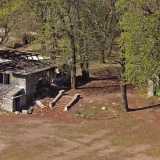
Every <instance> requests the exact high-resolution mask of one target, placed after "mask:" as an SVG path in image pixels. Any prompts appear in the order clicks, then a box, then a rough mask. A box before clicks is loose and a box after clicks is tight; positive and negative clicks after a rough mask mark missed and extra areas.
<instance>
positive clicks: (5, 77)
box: [0, 73, 10, 84]
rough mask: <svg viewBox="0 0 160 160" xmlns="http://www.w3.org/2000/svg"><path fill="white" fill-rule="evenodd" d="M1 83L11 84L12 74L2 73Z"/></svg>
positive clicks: (0, 75)
mask: <svg viewBox="0 0 160 160" xmlns="http://www.w3.org/2000/svg"><path fill="white" fill-rule="evenodd" d="M0 83H3V84H10V74H5V73H0Z"/></svg>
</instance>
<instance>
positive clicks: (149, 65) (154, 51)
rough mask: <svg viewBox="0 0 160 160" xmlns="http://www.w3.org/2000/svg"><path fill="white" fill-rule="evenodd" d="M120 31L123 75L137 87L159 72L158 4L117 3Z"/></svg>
mask: <svg viewBox="0 0 160 160" xmlns="http://www.w3.org/2000/svg"><path fill="white" fill-rule="evenodd" d="M116 7H117V11H118V12H119V13H120V15H121V19H120V27H121V29H122V30H123V32H122V33H121V36H120V38H119V45H120V47H121V50H122V52H123V53H124V56H125V61H126V62H125V67H126V71H125V76H126V78H127V80H128V82H131V83H137V84H139V85H141V84H143V83H144V82H147V80H148V79H152V80H156V76H157V75H158V74H159V73H160V56H159V51H160V38H159V37H160V29H159V25H160V21H159V18H160V11H159V8H160V1H156V0H153V1H149V0H147V1H144V0H140V1H139V0H130V1H126V0H118V1H117V3H116Z"/></svg>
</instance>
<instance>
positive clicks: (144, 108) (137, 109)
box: [129, 104, 160, 112]
mask: <svg viewBox="0 0 160 160" xmlns="http://www.w3.org/2000/svg"><path fill="white" fill-rule="evenodd" d="M158 107H160V104H156V105H152V106H146V107H142V108H133V109H132V108H130V109H129V112H135V111H140V110H146V109H152V108H158Z"/></svg>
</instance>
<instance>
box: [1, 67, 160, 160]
mask: <svg viewBox="0 0 160 160" xmlns="http://www.w3.org/2000/svg"><path fill="white" fill-rule="evenodd" d="M90 76H91V81H90V82H89V83H86V84H83V83H82V82H81V79H80V78H79V79H78V84H79V86H78V88H77V89H76V90H69V89H67V88H66V94H68V95H74V94H77V93H79V94H80V95H81V100H80V101H79V102H78V103H76V104H75V105H74V106H73V107H72V108H71V109H70V110H69V111H67V112H63V111H62V112H55V110H54V109H50V108H45V109H40V108H38V106H36V105H35V106H34V112H33V114H28V115H15V114H13V113H8V112H5V111H1V112H0V159H2V160H159V159H160V147H159V146H160V134H159V133H160V129H159V128H160V123H159V119H160V108H159V106H160V105H159V104H158V101H159V99H158V98H157V97H156V98H150V99H148V98H147V94H145V93H139V91H137V90H135V89H134V88H133V87H131V86H130V87H129V88H128V101H129V107H130V109H132V110H131V112H129V113H124V112H123V111H122V107H121V94H120V87H119V81H118V79H117V78H116V77H115V75H114V74H113V73H112V72H110V71H109V70H107V69H102V70H99V71H94V72H92V73H91V75H90ZM52 98H54V97H52ZM50 100H51V97H48V98H45V99H43V100H42V102H43V103H45V104H47V103H48V102H49V101H50ZM102 107H105V110H102ZM77 111H78V112H79V113H80V114H75V113H76V112H77Z"/></svg>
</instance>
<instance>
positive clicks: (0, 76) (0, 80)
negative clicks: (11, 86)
mask: <svg viewBox="0 0 160 160" xmlns="http://www.w3.org/2000/svg"><path fill="white" fill-rule="evenodd" d="M0 83H3V73H0Z"/></svg>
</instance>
